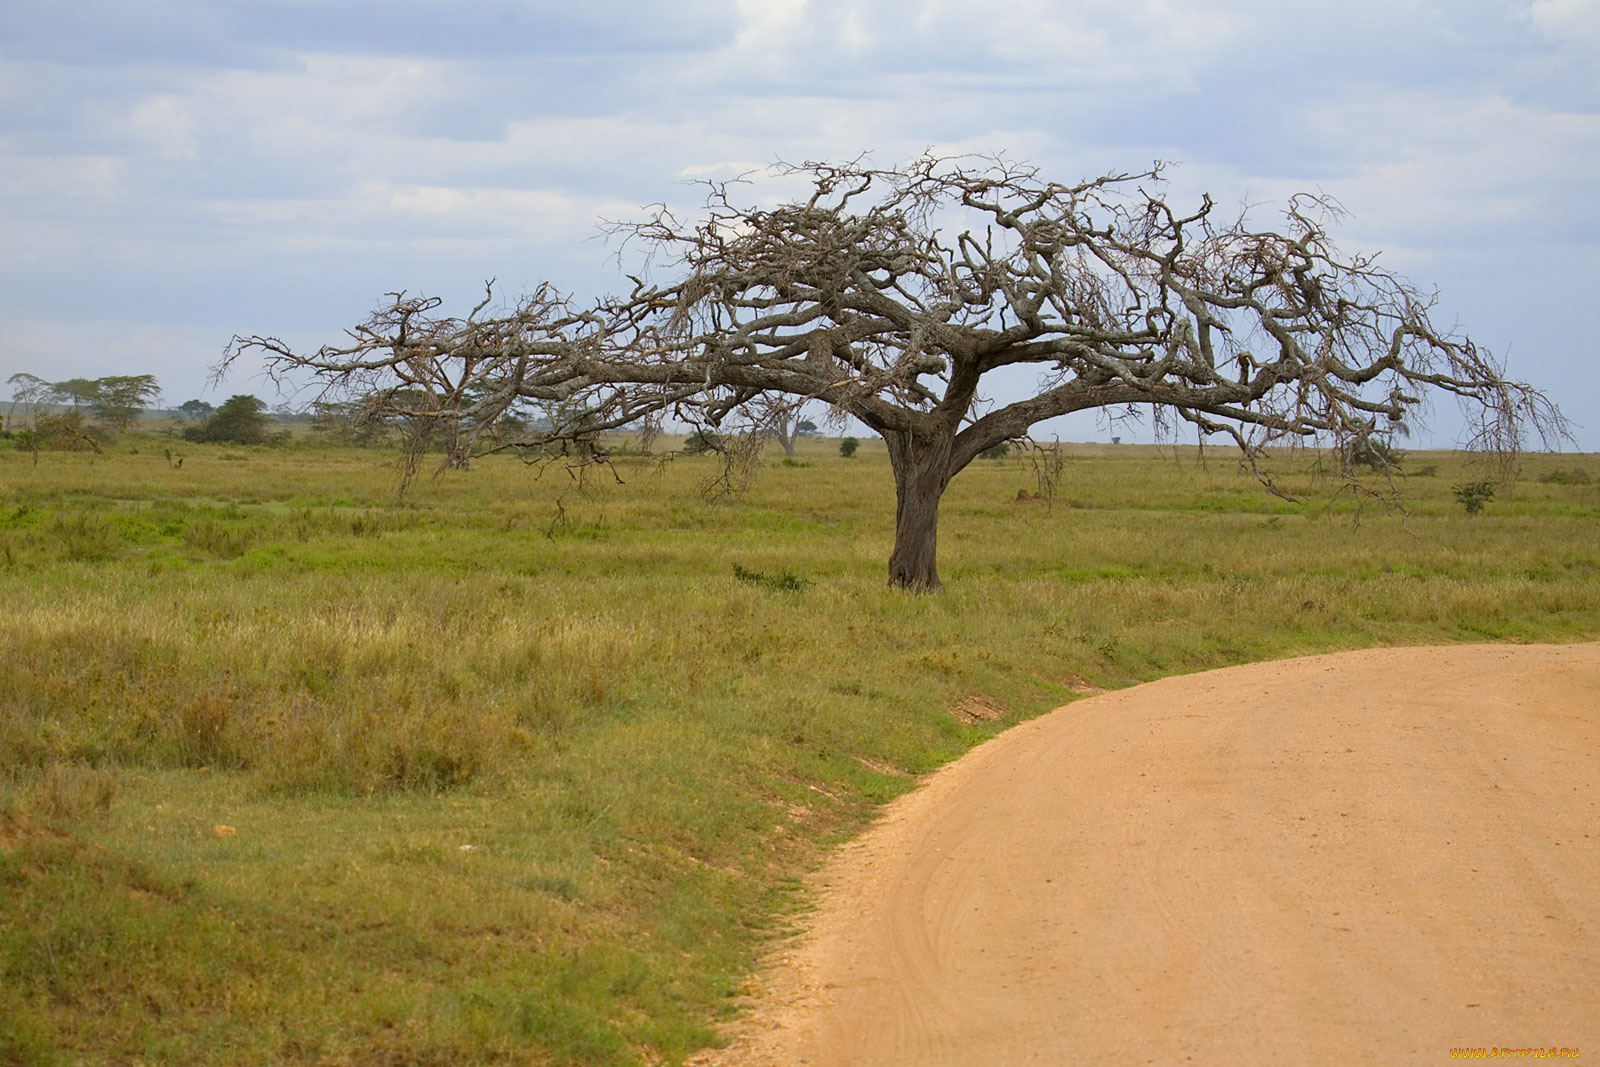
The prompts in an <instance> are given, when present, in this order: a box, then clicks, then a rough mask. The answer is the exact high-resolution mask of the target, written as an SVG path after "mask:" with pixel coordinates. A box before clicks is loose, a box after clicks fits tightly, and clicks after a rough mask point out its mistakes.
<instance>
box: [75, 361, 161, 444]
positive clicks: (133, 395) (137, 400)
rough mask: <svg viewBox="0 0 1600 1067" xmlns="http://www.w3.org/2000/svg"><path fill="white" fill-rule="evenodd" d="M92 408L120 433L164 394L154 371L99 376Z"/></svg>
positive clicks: (100, 417) (91, 395)
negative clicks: (149, 372) (107, 376)
mask: <svg viewBox="0 0 1600 1067" xmlns="http://www.w3.org/2000/svg"><path fill="white" fill-rule="evenodd" d="M90 384H91V385H92V386H93V387H94V388H93V390H92V391H91V393H90V398H89V410H90V411H91V412H92V413H93V414H94V417H95V418H97V419H100V420H102V421H103V422H105V423H106V424H107V425H108V426H110V427H111V428H112V429H113V430H116V431H117V432H118V433H121V432H123V431H124V430H126V429H127V428H128V426H129V424H131V423H132V422H133V421H134V420H135V419H137V418H138V417H139V413H140V412H141V411H143V410H144V409H145V408H147V407H150V406H151V405H152V404H154V403H155V401H156V398H157V397H159V396H160V395H161V387H160V386H159V385H157V384H156V377H155V375H153V374H134V375H121V376H113V377H109V378H96V379H95V380H94V381H93V382H91V383H90Z"/></svg>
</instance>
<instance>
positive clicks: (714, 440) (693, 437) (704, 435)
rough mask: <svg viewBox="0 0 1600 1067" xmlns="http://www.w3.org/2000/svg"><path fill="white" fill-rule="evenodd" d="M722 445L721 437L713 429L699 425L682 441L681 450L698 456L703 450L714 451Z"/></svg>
mask: <svg viewBox="0 0 1600 1067" xmlns="http://www.w3.org/2000/svg"><path fill="white" fill-rule="evenodd" d="M721 447H722V438H721V437H718V436H717V432H716V431H715V430H708V429H706V428H705V427H703V426H702V427H701V428H700V429H698V430H696V431H695V432H694V433H692V434H690V435H689V436H688V437H687V438H685V439H684V442H683V450H684V452H685V453H687V454H688V455H691V456H698V455H700V454H701V453H703V452H715V451H717V450H718V449H720V448H721Z"/></svg>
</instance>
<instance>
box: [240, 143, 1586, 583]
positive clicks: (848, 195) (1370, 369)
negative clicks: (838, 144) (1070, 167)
mask: <svg viewBox="0 0 1600 1067" xmlns="http://www.w3.org/2000/svg"><path fill="white" fill-rule="evenodd" d="M791 174H792V175H797V176H799V177H801V178H803V179H806V180H808V181H809V183H810V186H811V188H810V190H809V192H808V193H806V194H805V195H802V196H800V197H799V198H797V199H795V200H793V201H791V202H788V203H779V204H772V203H768V202H766V201H763V200H759V199H758V200H756V201H755V202H753V203H751V202H741V201H740V199H739V197H740V196H741V195H742V194H741V189H740V186H739V184H738V183H711V184H710V185H709V191H708V196H707V200H706V205H705V210H704V211H703V212H700V213H697V214H696V215H694V216H693V217H689V218H681V217H680V216H679V215H677V214H674V213H673V212H671V211H669V210H668V209H667V208H666V207H665V206H662V207H660V208H658V209H657V210H655V211H654V212H653V213H652V214H651V215H650V216H649V217H647V218H645V219H643V220H642V221H638V222H633V223H626V224H622V225H619V226H617V227H615V228H614V229H613V235H614V236H615V237H617V238H618V239H619V240H623V241H634V242H636V243H638V244H640V245H642V246H643V247H644V248H646V249H647V250H649V251H650V252H651V253H652V254H653V255H655V257H656V259H657V262H661V263H666V264H669V265H671V266H672V267H673V268H674V269H675V273H674V274H673V275H672V276H671V277H669V278H666V279H664V280H663V282H662V283H661V284H658V285H655V286H647V285H646V284H645V283H644V282H642V281H636V285H635V288H634V290H633V291H632V292H631V293H630V294H629V295H627V296H625V297H620V298H617V299H613V300H608V301H605V302H602V303H601V304H598V305H596V306H595V307H593V308H576V307H574V306H573V305H572V304H571V302H570V301H569V300H567V299H566V298H565V297H563V296H561V295H560V294H559V293H558V292H557V291H556V290H555V289H554V288H553V287H551V286H549V285H544V286H541V287H540V288H539V289H538V290H536V292H535V293H534V294H533V295H531V296H529V297H527V298H525V299H523V300H522V301H520V302H519V303H518V304H517V305H516V306H515V307H513V308H510V309H508V310H507V311H506V312H505V313H503V314H495V315H487V316H486V315H484V314H483V311H484V309H485V308H486V307H487V305H488V303H489V300H488V298H485V300H484V301H483V302H482V303H480V304H479V305H478V307H477V308H475V309H474V310H473V311H472V313H470V314H469V315H467V317H466V318H465V319H461V318H453V317H446V316H440V315H437V314H436V311H437V308H438V307H439V301H438V300H437V299H434V298H428V297H409V296H406V295H405V294H403V293H402V294H391V295H392V297H393V299H392V300H391V301H389V302H388V304H387V305H386V306H384V307H382V308H380V309H379V310H378V311H377V312H375V313H374V314H373V315H372V316H371V317H370V318H369V319H368V320H367V321H366V322H364V323H362V324H360V325H358V326H356V327H355V328H354V329H352V330H351V331H350V338H349V340H348V341H347V342H344V343H341V344H338V345H329V346H325V347H324V348H322V349H320V350H318V351H316V352H313V353H298V352H295V351H293V350H292V349H291V348H290V347H289V346H287V345H286V344H284V343H283V342H282V341H281V340H279V339H277V338H273V337H263V336H253V337H235V338H234V340H233V341H232V343H231V344H230V346H229V349H228V351H227V353H226V354H225V356H224V366H226V365H227V363H228V362H229V361H231V360H233V359H237V358H238V357H239V356H240V355H242V354H244V353H246V352H261V353H264V354H265V356H266V358H267V363H268V367H269V370H270V372H271V373H274V374H279V375H287V376H290V377H299V376H301V375H304V374H305V373H307V372H310V373H312V374H314V375H316V376H318V377H319V378H320V380H321V381H322V382H323V383H324V385H325V387H327V388H329V389H336V390H357V391H360V392H373V391H377V390H382V389H386V388H393V387H397V386H425V387H427V388H429V389H432V390H433V391H434V393H433V394H431V395H436V396H437V397H438V398H439V400H440V401H441V402H440V403H439V404H438V406H436V407H435V408H433V409H431V410H430V411H429V412H428V413H427V414H429V415H430V417H434V418H438V419H444V420H451V421H455V422H456V423H457V424H458V425H466V424H467V423H468V420H469V419H470V420H472V424H473V425H476V424H477V423H478V422H479V421H481V419H482V418H483V416H484V414H485V413H488V414H492V413H493V411H494V410H495V409H496V408H497V407H499V406H502V405H503V406H509V405H511V404H512V403H514V402H515V401H516V399H517V398H518V397H525V398H529V399H534V400H556V401H561V402H563V403H566V404H569V405H571V407H572V409H573V410H576V411H580V412H582V413H583V416H584V417H583V419H582V420H581V422H579V421H574V422H571V423H566V424H563V425H557V426H554V427H552V428H551V429H549V430H548V431H545V432H543V433H540V434H538V435H537V438H536V439H535V440H531V441H525V442H520V443H519V444H521V445H523V446H532V445H539V444H545V443H549V442H551V441H553V440H557V439H564V440H570V439H574V438H576V437H584V436H587V437H592V436H593V435H595V434H598V433H600V432H603V431H607V430H611V429H615V428H617V427H620V426H623V425H627V424H630V423H633V422H636V421H637V420H639V419H641V418H644V419H648V418H659V417H662V416H663V414H664V413H671V414H675V415H676V416H677V417H679V418H685V419H687V420H688V421H693V422H697V423H702V424H705V425H708V426H713V427H719V426H722V424H723V422H724V420H726V419H730V418H731V419H735V420H738V419H740V418H744V419H747V420H749V419H751V418H752V415H751V414H750V413H751V411H752V408H751V405H752V403H753V402H755V401H756V400H757V399H758V398H761V397H764V396H770V395H779V396H782V397H784V398H788V399H791V400H800V399H805V400H809V401H816V402H819V403H822V404H827V405H828V406H830V407H831V408H832V409H833V410H834V411H836V412H839V413H842V414H845V415H848V416H850V417H852V418H854V419H856V420H857V421H859V422H861V423H863V424H865V425H866V426H867V427H868V428H870V429H871V430H873V431H875V432H876V433H877V434H879V435H880V436H881V437H882V438H883V441H884V444H885V446H886V449H887V452H888V458H889V463H890V467H891V469H892V471H893V474H894V480H895V490H896V507H895V541H894V548H893V551H892V552H891V553H890V556H889V568H888V569H889V581H890V583H891V584H894V585H898V586H903V587H907V588H912V589H933V588H936V587H937V586H938V585H939V575H938V569H937V567H936V554H937V542H938V513H939V502H940V500H941V498H942V496H943V494H944V491H945V489H946V488H947V487H948V485H949V484H950V480H951V479H952V478H954V477H955V476H956V475H957V474H958V473H959V472H960V471H962V470H963V469H964V468H965V467H967V465H968V464H970V463H971V462H972V461H973V460H974V459H975V458H976V457H977V456H978V455H979V454H981V453H982V452H983V451H984V449H987V448H990V447H992V446H994V445H996V444H999V443H1000V442H1002V441H1010V440H1019V439H1022V438H1025V437H1026V436H1027V434H1028V433H1029V431H1030V429H1031V428H1032V427H1033V426H1035V425H1036V424H1038V423H1040V422H1042V421H1044V420H1047V419H1051V418H1055V417H1057V416H1060V415H1066V414H1070V413H1073V412H1078V411H1108V412H1114V413H1115V412H1125V411H1129V410H1148V411H1150V412H1151V413H1152V414H1153V416H1154V417H1155V419H1156V420H1157V423H1158V427H1160V428H1162V429H1170V428H1172V427H1174V426H1176V425H1179V424H1185V423H1186V424H1188V425H1190V426H1193V427H1195V429H1196V431H1197V433H1198V434H1199V435H1201V436H1202V437H1203V436H1209V435H1214V434H1221V435H1224V436H1226V437H1227V438H1229V439H1231V440H1232V441H1233V442H1235V443H1236V444H1237V445H1238V446H1239V447H1240V449H1241V450H1242V451H1243V453H1244V455H1245V456H1246V458H1247V459H1249V460H1250V462H1251V463H1252V465H1253V466H1255V467H1256V469H1257V473H1258V474H1259V475H1260V476H1262V477H1263V478H1266V476H1267V475H1266V472H1265V471H1264V470H1263V469H1261V468H1260V467H1259V465H1258V464H1259V460H1260V459H1261V457H1262V456H1263V455H1265V450H1266V449H1267V448H1269V447H1270V446H1273V445H1275V444H1281V443H1284V442H1292V441H1307V440H1309V441H1313V442H1316V441H1324V442H1330V443H1333V444H1335V445H1336V446H1337V445H1343V444H1345V443H1347V442H1348V441H1349V440H1350V439H1351V438H1352V437H1359V436H1362V435H1364V434H1369V433H1370V432H1371V429H1370V427H1371V426H1372V425H1373V424H1374V423H1381V424H1383V425H1387V424H1388V423H1391V422H1395V421H1399V420H1401V419H1404V418H1406V417H1407V416H1408V415H1409V414H1411V413H1412V412H1414V411H1416V410H1417V409H1418V408H1419V406H1420V405H1421V404H1422V403H1423V399H1424V394H1426V393H1427V392H1429V391H1438V392H1441V393H1445V394H1449V395H1451V396H1453V397H1455V398H1456V399H1457V400H1458V401H1459V402H1460V403H1461V405H1462V408H1463V410H1464V411H1465V413H1466V414H1467V416H1468V417H1469V419H1470V420H1471V421H1472V430H1471V431H1470V432H1471V434H1472V441H1471V443H1472V444H1473V446H1474V447H1478V448H1481V449H1484V450H1487V451H1489V452H1491V453H1493V454H1496V455H1499V456H1501V457H1509V456H1512V455H1514V454H1515V452H1516V450H1517V449H1518V448H1519V447H1521V445H1522V443H1523V441H1524V439H1525V437H1526V435H1527V434H1528V433H1529V432H1530V431H1531V432H1534V433H1536V434H1539V435H1540V436H1541V437H1543V438H1544V439H1547V440H1548V439H1551V438H1557V437H1560V436H1562V435H1563V433H1564V430H1565V424H1564V422H1563V420H1562V418H1561V414H1560V412H1559V410H1557V409H1556V407H1555V406H1554V404H1552V403H1551V401H1550V400H1549V398H1548V397H1546V396H1545V395H1544V394H1543V393H1541V392H1539V391H1538V390H1536V389H1534V388H1533V387H1531V386H1529V385H1527V384H1524V383H1521V382H1518V381H1515V380H1513V379H1509V378H1507V377H1506V376H1505V375H1504V373H1503V371H1502V368H1501V366H1500V364H1499V363H1498V362H1496V361H1495V360H1494V359H1493V358H1492V357H1491V356H1490V355H1489V354H1488V353H1487V352H1485V351H1483V350H1482V349H1480V348H1478V347H1477V346H1476V345H1475V344H1474V343H1473V342H1472V340H1471V339H1470V338H1468V337H1466V336H1464V335H1462V334H1460V333H1458V332H1456V331H1454V330H1452V329H1450V328H1448V327H1439V326H1436V325H1435V324H1434V323H1433V322H1432V320H1431V318H1430V312H1431V311H1432V309H1433V306H1434V302H1435V301H1434V298H1433V297H1432V296H1430V295H1429V294H1427V293H1425V292H1421V291H1419V290H1418V289H1417V288H1416V287H1414V286H1412V285H1411V284H1409V283H1408V282H1406V281H1405V280H1404V279H1402V278H1400V277H1398V276H1397V275H1395V274H1393V273H1391V272H1389V271H1387V270H1385V269H1384V268H1382V267H1381V266H1379V264H1378V263H1377V261H1376V259H1375V258H1374V257H1373V256H1371V255H1369V254H1365V253H1356V254H1346V253H1343V252H1341V251H1340V250H1339V249H1338V248H1337V246H1336V245H1335V244H1334V242H1333V240H1332V238H1331V236H1330V234H1329V228H1330V224H1331V223H1332V222H1333V221H1334V220H1336V219H1337V218H1338V214H1339V212H1338V207H1337V205H1336V204H1334V203H1333V202H1332V201H1331V200H1329V199H1327V198H1325V197H1317V196H1303V195H1302V196H1297V197H1294V198H1293V199H1291V200H1290V201H1289V203H1288V206H1287V209H1286V211H1285V212H1284V215H1283V218H1282V220H1281V222H1280V223H1279V224H1278V226H1277V228H1276V229H1272V228H1260V227H1258V226H1257V225H1256V224H1255V223H1254V222H1253V221H1251V220H1250V219H1248V218H1246V217H1244V216H1242V215H1241V216H1236V217H1234V218H1231V219H1230V218H1219V217H1218V214H1219V213H1218V212H1216V211H1215V210H1214V208H1215V205H1214V203H1213V201H1212V200H1211V199H1210V198H1209V197H1203V198H1201V201H1200V202H1199V204H1197V205H1194V206H1193V207H1184V206H1182V205H1175V204H1174V203H1172V202H1171V201H1170V199H1169V198H1168V197H1167V195H1166V191H1165V187H1164V185H1163V183H1162V181H1161V174H1160V168H1159V167H1156V168H1152V169H1150V170H1147V171H1144V172H1142V173H1113V174H1108V175H1105V176H1103V177H1099V178H1094V179H1090V180H1087V181H1078V182H1067V183H1063V182H1057V181H1052V180H1049V179H1046V178H1044V177H1043V176H1041V175H1040V174H1039V172H1038V171H1037V170H1036V169H1035V168H1033V167H1031V166H1028V165H1025V164H1021V163H1017V162H1013V161H1011V160H1007V159H1003V158H994V159H973V158H957V159H949V158H939V157H936V156H933V155H926V156H923V157H922V158H919V159H916V160H913V161H912V162H910V163H909V164H907V165H905V166H903V167H900V168H896V169H883V168H878V167H875V166H872V165H870V164H868V163H866V162H863V161H859V160H858V161H854V162H849V163H843V164H831V163H811V164H806V165H804V166H801V167H798V168H794V169H793V170H792V171H791ZM1030 367H1031V368H1032V374H1033V377H1034V380H1035V381H1036V382H1037V383H1038V384H1037V386H1036V387H1035V388H1033V389H1031V390H1030V391H1029V392H1028V393H1027V394H1026V395H1023V396H1021V397H1019V398H1016V399H1013V400H1011V401H1009V402H1007V403H992V402H990V400H989V398H988V397H986V390H985V385H986V384H987V385H988V386H989V387H990V389H991V390H992V387H993V384H994V382H995V380H996V378H997V377H1000V376H1009V377H1010V378H1011V379H1012V380H1017V379H1018V377H1019V376H1020V375H1021V374H1022V373H1027V372H1028V369H1029V368H1030ZM477 381H483V382H489V383H492V385H493V389H491V390H490V392H489V393H488V395H487V399H486V400H485V401H482V402H479V403H471V402H467V403H463V402H462V398H464V397H465V396H466V391H467V389H468V387H469V386H470V385H471V384H472V383H473V382H477ZM754 418H756V419H758V418H759V416H758V415H757V416H754ZM511 445H512V443H511V442H505V443H501V444H498V445H494V446H493V447H501V448H503V447H511Z"/></svg>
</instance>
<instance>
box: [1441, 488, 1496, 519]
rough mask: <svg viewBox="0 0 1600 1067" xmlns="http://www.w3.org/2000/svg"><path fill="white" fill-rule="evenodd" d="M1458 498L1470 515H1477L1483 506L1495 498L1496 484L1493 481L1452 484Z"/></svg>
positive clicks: (1452, 489)
mask: <svg viewBox="0 0 1600 1067" xmlns="http://www.w3.org/2000/svg"><path fill="white" fill-rule="evenodd" d="M1450 488H1451V491H1452V492H1454V493H1455V495H1456V500H1457V501H1458V502H1459V503H1460V504H1461V507H1462V509H1463V510H1464V511H1465V512H1466V513H1467V514H1468V515H1476V514H1478V513H1479V512H1481V511H1482V510H1483V506H1484V505H1485V504H1487V503H1488V502H1489V501H1491V500H1493V499H1494V484H1493V483H1492V482H1468V483H1467V484H1465V485H1455V486H1451V487H1450Z"/></svg>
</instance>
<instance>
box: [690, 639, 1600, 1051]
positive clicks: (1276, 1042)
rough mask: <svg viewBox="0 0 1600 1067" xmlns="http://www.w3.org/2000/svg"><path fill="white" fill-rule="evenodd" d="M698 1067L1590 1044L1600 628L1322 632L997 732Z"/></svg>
mask: <svg viewBox="0 0 1600 1067" xmlns="http://www.w3.org/2000/svg"><path fill="white" fill-rule="evenodd" d="M819 881H820V885H821V889H820V893H819V908H818V910H817V912H816V913H815V915H814V916H813V918H812V921H811V922H810V923H809V924H808V933H807V934H806V935H805V936H804V937H803V938H802V939H801V940H800V941H799V942H798V943H796V944H794V945H791V946H788V947H787V948H786V949H785V951H783V952H782V953H781V954H780V955H779V956H778V957H777V958H776V959H775V960H774V961H773V963H772V966H771V967H770V970H769V973H768V977H767V981H766V983H765V991H764V993H763V994H762V995H761V997H760V998H759V999H758V1001H757V1002H756V1004H755V1005H754V1007H753V1010H752V1012H751V1014H750V1016H749V1017H748V1018H747V1019H745V1020H744V1021H743V1022H742V1023H741V1024H740V1026H739V1028H738V1029H737V1031H736V1032H735V1033H734V1034H733V1035H732V1037H733V1039H734V1040H733V1044H732V1045H731V1046H730V1047H728V1048H726V1049H723V1050H721V1051H719V1052H715V1053H710V1054H707V1055H704V1056H702V1057H700V1058H698V1059H696V1060H695V1061H693V1062H695V1063H698V1064H703V1065H707V1067H709V1065H713V1064H715V1065H733V1064H739V1065H766V1064H773V1065H777V1064H782V1065H785V1067H789V1065H793V1064H798V1063H807V1064H810V1065H813V1067H831V1065H844V1064H850V1065H877V1064H883V1065H890V1064H893V1065H906V1064H918V1065H934V1064H974V1065H976V1064H983V1065H985V1067H994V1065H1005V1064H1020V1063H1034V1062H1039V1063H1052V1064H1066V1063H1071V1064H1118V1065H1123V1064H1130V1063H1131V1064H1147V1063H1149V1064H1183V1063H1195V1064H1220V1063H1228V1064H1247V1065H1255V1064H1260V1065H1266V1064H1273V1065H1277V1064H1351V1063H1383V1064H1411V1063H1416V1064H1422V1063H1430V1064H1431V1063H1440V1062H1444V1061H1446V1060H1448V1059H1450V1058H1451V1050H1452V1049H1495V1048H1500V1049H1506V1048H1510V1049H1549V1048H1555V1049H1558V1050H1559V1049H1563V1048H1568V1049H1571V1048H1577V1049H1582V1050H1583V1051H1585V1052H1587V1053H1588V1054H1589V1055H1590V1056H1594V1055H1595V1054H1596V1053H1600V644H1592V645H1573V646H1463V647H1449V648H1420V649H1379V650H1374V651H1368V652H1352V653H1341V654H1337V655H1331V656H1317V657H1312V658H1308V659H1300V660H1291V661H1284V662H1276V663H1261V664H1254V665H1251V666H1246V667H1237V668H1232V669H1228V670H1221V671H1214V672H1210V673H1206V674H1199V675H1191V676H1187V677H1181V678H1170V679H1166V680H1164V681H1159V682H1154V683H1151V684H1149V685H1142V686H1138V687H1136V688H1133V689H1128V690H1123V691H1121V692H1116V693H1108V694H1105V695H1102V696H1096V697H1093V698H1091V699H1087V700H1083V701H1079V702H1077V703H1074V704H1072V705H1070V706H1068V707H1066V708H1062V709H1060V710H1059V711H1056V712H1054V713H1052V714H1050V715H1047V716H1044V717H1043V718H1040V719H1036V720H1034V721H1032V722H1029V723H1026V724H1024V725H1022V726H1019V727H1017V728H1016V729H1014V730H1010V731H1008V732H1006V733H1005V734H1003V735H1002V736H1000V737H998V738H996V739H994V740H993V741H991V742H989V743H987V744H985V745H983V746H981V747H980V748H978V749H977V750H975V751H974V752H973V753H971V754H970V755H969V756H967V757H966V758H965V759H962V760H960V761H959V762H957V763H955V764H952V765H951V766H949V767H947V768H945V769H944V770H942V771H940V772H939V773H938V774H936V775H934V776H932V777H931V778H930V780H929V781H928V782H927V784H926V785H925V786H924V787H923V788H921V789H919V790H917V791H916V792H914V793H912V794H910V795H909V796H907V797H904V798H902V799H901V800H900V801H898V802H896V803H895V804H894V805H892V806H891V807H890V809H889V810H888V812H887V813H886V815H885V816H884V818H883V819H882V820H881V821H880V822H879V823H878V824H877V825H876V826H875V827H874V828H873V829H872V830H871V831H870V832H868V833H867V834H866V835H864V836H863V837H862V838H861V839H859V840H858V841H856V842H855V843H853V844H851V845H849V846H847V847H846V848H844V849H842V850H841V851H840V852H839V853H838V855H837V856H836V857H835V859H834V861H833V862H832V863H831V864H830V866H829V867H828V868H827V869H826V870H825V871H824V872H823V873H822V875H821V876H820V879H819Z"/></svg>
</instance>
